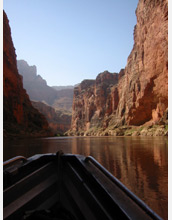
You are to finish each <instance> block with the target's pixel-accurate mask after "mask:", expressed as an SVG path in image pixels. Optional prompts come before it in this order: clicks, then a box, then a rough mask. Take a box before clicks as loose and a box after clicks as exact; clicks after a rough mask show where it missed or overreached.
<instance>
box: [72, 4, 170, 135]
mask: <svg viewBox="0 0 172 220" xmlns="http://www.w3.org/2000/svg"><path fill="white" fill-rule="evenodd" d="M136 16H137V24H136V26H135V28H134V46H133V49H132V51H131V53H130V55H129V57H128V61H127V65H126V67H125V69H124V70H121V71H120V73H119V74H118V75H117V74H115V75H114V76H115V81H112V79H110V78H109V80H108V77H110V73H108V72H105V73H102V74H100V75H99V76H98V77H97V79H96V80H95V81H88V82H87V81H86V82H85V81H83V82H82V83H81V84H80V85H79V86H78V87H76V88H75V89H74V98H73V115H72V127H71V132H70V134H93V135H97V134H99V129H100V130H101V132H102V131H106V132H107V134H108V135H109V134H114V133H113V130H114V129H115V128H117V127H121V126H142V125H149V126H152V125H154V124H158V123H160V122H161V124H163V123H162V118H163V117H164V114H166V112H167V111H168V1H167V0H161V1H156V0H140V1H139V3H138V6H137V9H136ZM112 75H113V74H111V77H112ZM100 76H101V77H100ZM104 134H105V133H104Z"/></svg>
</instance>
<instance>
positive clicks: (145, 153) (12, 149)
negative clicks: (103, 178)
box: [4, 137, 168, 219]
mask: <svg viewBox="0 0 172 220" xmlns="http://www.w3.org/2000/svg"><path fill="white" fill-rule="evenodd" d="M167 140H168V139H167V138H164V137H154V138H151V137H149V138H148V137H145V138H143V137H101V138H100V137H83V138H70V137H68V138H41V139H27V140H24V139H23V140H16V141H14V140H13V141H4V160H6V159H9V158H11V157H13V156H16V155H23V156H26V157H29V156H32V155H34V154H40V153H51V152H57V151H58V150H63V152H64V153H73V154H82V155H85V156H88V155H91V156H93V157H94V158H95V159H96V160H98V161H99V162H100V163H101V164H102V165H103V166H104V167H106V169H108V170H109V171H110V172H111V173H112V174H113V175H114V176H116V177H117V178H118V179H119V180H120V181H121V182H123V183H124V184H125V185H126V186H127V187H128V188H129V189H130V190H131V191H132V192H134V193H135V194H136V195H138V196H139V197H140V198H141V199H142V200H143V201H145V202H146V203H147V204H148V205H149V206H150V207H151V208H152V209H153V210H155V211H156V212H157V213H158V214H159V215H160V216H162V217H163V218H164V219H167V207H168V143H167Z"/></svg>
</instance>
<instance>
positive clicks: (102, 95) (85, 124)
mask: <svg viewBox="0 0 172 220" xmlns="http://www.w3.org/2000/svg"><path fill="white" fill-rule="evenodd" d="M117 83H118V74H117V73H109V72H108V71H105V72H103V73H100V74H99V75H98V76H97V78H96V80H84V81H82V82H81V84H79V86H78V87H75V89H74V98H73V113H72V128H71V129H72V131H73V132H76V133H78V132H79V133H82V132H84V131H88V130H89V129H91V128H95V127H104V126H106V117H108V116H109V115H110V114H112V112H113V111H115V108H116V106H117V102H118V94H117V92H116V89H115V87H114V86H115V85H117ZM111 92H112V93H113V95H114V98H113V99H112V98H111V95H110V94H111ZM115 98H116V99H115Z"/></svg>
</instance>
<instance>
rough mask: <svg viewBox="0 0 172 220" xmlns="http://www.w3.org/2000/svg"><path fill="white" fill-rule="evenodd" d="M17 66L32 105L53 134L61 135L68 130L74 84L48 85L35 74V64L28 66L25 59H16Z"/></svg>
mask: <svg viewBox="0 0 172 220" xmlns="http://www.w3.org/2000/svg"><path fill="white" fill-rule="evenodd" d="M17 68H18V72H19V74H20V75H21V76H22V79H23V87H24V88H25V89H26V92H27V94H28V95H29V97H30V100H31V101H32V105H33V106H34V107H35V108H36V109H38V110H39V112H41V113H42V114H43V115H44V116H45V118H46V119H47V121H48V123H49V126H50V128H51V130H52V131H53V132H54V134H60V135H62V134H63V133H64V132H66V131H67V130H69V129H70V126H71V118H72V102H73V90H74V86H53V87H51V86H48V85H47V82H46V80H44V79H43V78H42V77H41V76H40V75H37V68H36V66H35V65H34V66H29V65H28V63H27V62H26V61H25V60H17ZM57 81H58V80H57Z"/></svg>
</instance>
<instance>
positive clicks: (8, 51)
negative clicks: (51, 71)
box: [3, 12, 50, 136]
mask: <svg viewBox="0 0 172 220" xmlns="http://www.w3.org/2000/svg"><path fill="white" fill-rule="evenodd" d="M3 117H4V119H3V129H4V136H8V135H27V136H43V135H48V134H50V131H49V129H48V123H47V121H46V119H45V117H44V116H43V115H42V114H40V113H39V112H38V110H37V109H35V108H33V106H32V104H31V102H30V100H29V96H28V95H27V93H26V90H25V89H24V88H23V83H22V77H21V76H20V75H19V73H18V70H17V61H16V54H15V48H14V45H13V42H12V38H11V29H10V26H9V21H8V18H7V15H6V13H5V12H3Z"/></svg>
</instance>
